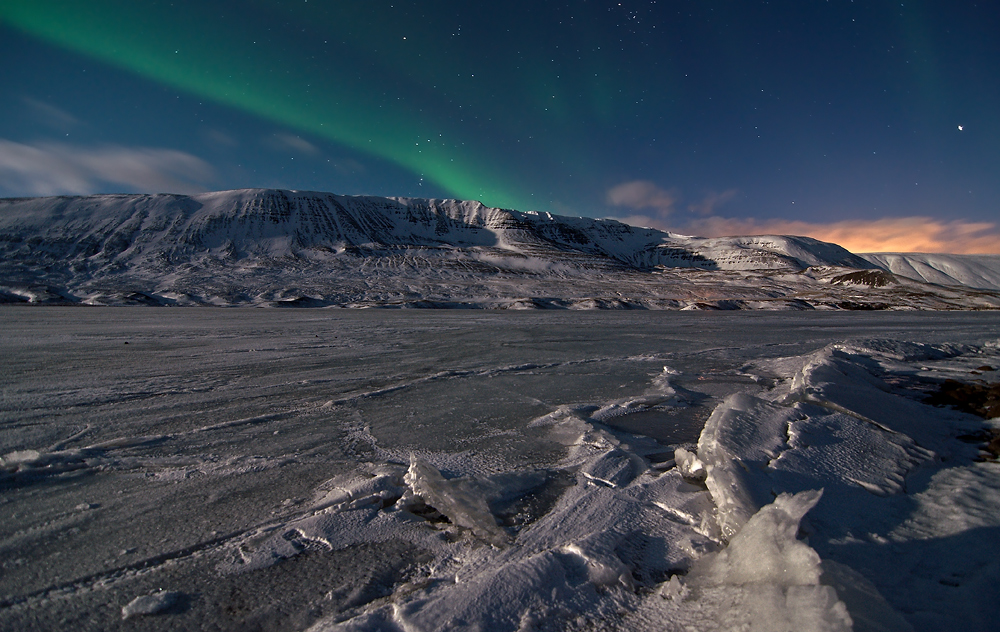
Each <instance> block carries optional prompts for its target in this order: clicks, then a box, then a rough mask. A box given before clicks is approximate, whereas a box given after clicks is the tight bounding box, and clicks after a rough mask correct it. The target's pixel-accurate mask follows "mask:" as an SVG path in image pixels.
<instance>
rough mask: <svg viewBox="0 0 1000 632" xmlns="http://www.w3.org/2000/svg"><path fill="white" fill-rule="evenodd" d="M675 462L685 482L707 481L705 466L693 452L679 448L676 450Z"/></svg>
mask: <svg viewBox="0 0 1000 632" xmlns="http://www.w3.org/2000/svg"><path fill="white" fill-rule="evenodd" d="M674 462H676V463H677V469H678V470H680V472H681V476H683V477H684V480H688V481H697V482H700V481H704V480H705V475H706V474H707V472H705V465H704V464H703V463H702V462H701V461H700V460H698V457H697V456H695V455H694V454H692V453H691V452H688V451H687V450H685V449H684V448H677V449H676V450H674Z"/></svg>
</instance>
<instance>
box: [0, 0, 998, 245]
mask: <svg viewBox="0 0 1000 632" xmlns="http://www.w3.org/2000/svg"><path fill="white" fill-rule="evenodd" d="M997 32H1000V9H997V8H995V7H994V6H993V5H991V4H979V5H977V4H976V3H970V2H963V3H957V4H955V3H944V2H913V3H910V2H903V3H900V2H850V1H849V0H833V1H831V2H820V1H812V0H808V1H787V2H770V3H768V2H753V3H751V2H736V1H729V2H694V1H691V2H668V1H660V2H620V3H619V2H596V1H592V0H591V1H584V0H580V1H578V2H571V3H563V2H545V1H542V2H526V1H522V0H515V1H512V2H506V3H502V4H485V3H482V4H481V3H475V2H473V3H470V2H453V1H450V0H443V1H438V2H399V1H396V0H384V1H383V0H378V1H369V2H334V1H326V2H324V1H320V0H311V1H310V0H305V1H301V0H297V1H295V2H281V1H278V0H253V1H244V2H232V1H216V0H205V1H201V2H195V1H192V0H174V1H172V2H168V1H159V2H135V1H132V2H126V1H123V0H91V1H88V2H86V3H81V2H72V1H70V0H31V1H28V0H23V1H18V0H0V85H3V86H4V92H5V94H6V95H7V97H6V98H5V99H4V100H3V103H2V104H0V195H40V194H52V193H87V192H103V191H124V190H128V191H145V190H150V191H159V190H166V189H170V190H177V191H180V190H199V189H225V188H239V187H256V186H268V187H284V188H296V189H317V190H324V191H334V192H337V193H346V194H354V193H365V194H373V195H406V196H412V195H415V196H422V197H458V198H465V199H479V200H482V201H483V202H484V203H487V204H490V205H494V206H506V207H512V208H518V209H521V210H532V209H536V210H542V211H551V212H556V213H561V214H570V215H587V216H618V217H628V218H631V219H630V221H633V222H635V223H644V224H648V225H656V226H658V227H663V228H671V229H675V230H679V231H681V232H684V231H688V232H692V231H697V232H701V233H702V234H708V233H712V232H715V233H722V232H733V231H744V232H755V231H756V232H762V231H763V232H766V231H768V230H770V229H778V228H788V229H792V230H796V232H799V233H809V232H810V231H811V232H813V233H816V234H815V236H820V238H822V234H819V233H821V232H822V230H823V227H826V228H827V229H830V228H831V227H832V226H834V225H836V226H837V227H839V228H838V230H839V231H840V232H839V233H837V234H838V235H845V234H846V235H848V237H839V238H841V239H842V240H843V239H848V240H849V236H850V233H851V231H852V230H854V231H855V232H857V231H861V233H863V234H867V235H868V236H869V237H872V236H873V235H874V236H875V238H876V240H877V239H882V241H881V242H878V243H884V244H890V245H891V246H892V249H917V248H918V247H919V248H920V249H924V250H931V249H934V248H938V249H945V248H946V249H949V250H952V251H957V250H961V249H963V248H964V249H965V250H966V251H978V252H1000V236H998V235H1000V231H998V228H997V225H996V222H997V219H996V218H997V217H998V212H997V211H998V208H1000V178H998V177H997V176H998V175H1000V142H997V141H998V140H1000V122H998V121H997V117H996V112H998V111H1000V39H998V38H997V37H996V35H995V34H996V33H997ZM959 126H961V129H960V128H959ZM116 152H119V153H120V154H122V155H127V156H130V157H131V158H129V159H128V160H131V161H133V162H135V161H139V162H140V163H143V164H141V165H140V168H136V169H134V170H133V171H134V172H135V174H136V175H134V176H132V175H130V173H131V172H129V173H120V172H118V171H115V170H114V169H111V168H109V167H108V165H107V161H108V160H110V159H111V158H109V157H112V158H114V157H116V156H117V158H116V159H117V160H119V161H121V160H122V158H121V157H120V156H118V154H116ZM102 157H103V158H102ZM143 157H145V158H143ZM144 160H145V161H146V162H143V161H144ZM147 163H148V164H147ZM114 164H117V163H114ZM872 222H879V223H878V224H872ZM874 226H881V227H882V228H883V229H884V230H883V231H882V232H878V230H876V231H875V232H874V233H873V232H872V231H873V227H874ZM930 226H934V227H936V228H933V229H930V228H928V227H930ZM852 227H853V228H852ZM929 230H933V231H936V232H934V233H933V234H930V233H928V231H929ZM845 231H846V232H845ZM829 234H832V233H829ZM879 235H882V237H878V236H879ZM919 235H922V236H923V237H924V239H923V241H920V242H915V241H913V239H914V236H919ZM935 236H936V237H935ZM935 239H937V240H938V241H937V242H935V241H934V240H935ZM907 240H909V241H907ZM938 242H940V243H938ZM908 243H913V244H916V245H914V246H912V247H908V246H907V244H908ZM948 244H950V245H948ZM963 244H965V245H966V246H967V247H966V246H963ZM876 245H878V244H876ZM991 246H992V248H991ZM849 247H850V246H849ZM857 247H859V246H855V248H857ZM885 249H889V248H885Z"/></svg>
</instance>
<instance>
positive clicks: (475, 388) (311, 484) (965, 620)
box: [0, 306, 1000, 632]
mask: <svg viewBox="0 0 1000 632" xmlns="http://www.w3.org/2000/svg"><path fill="white" fill-rule="evenodd" d="M0 321H2V323H0V324H2V328H0V357H3V363H2V367H3V368H2V372H0V392H2V399H0V423H2V428H3V432H2V433H0V547H2V551H0V568H2V573H0V629H3V630H53V629H71V630H115V629H123V630H124V629H128V630H133V629H136V630H161V629H162V630H166V629H186V630H313V631H316V632H320V631H327V630H330V631H332V630H364V631H375V630H406V631H409V630H628V631H630V632H645V631H654V630H656V631H660V630H668V631H672V630H676V631H688V630H699V631H702V632H707V631H712V630H720V631H721V630H769V631H771V630H788V631H796V632H799V631H810V630H829V631H833V630H851V629H853V630H885V631H903V630H928V631H930V630H934V631H938V630H945V631H947V630H956V631H961V632H971V631H975V630H992V629H995V625H996V604H997V603H998V599H1000V588H998V586H1000V555H998V553H997V551H996V546H995V545H996V542H997V541H998V536H1000V465H998V464H997V462H996V461H995V460H992V455H990V454H988V453H987V452H985V451H984V450H985V439H984V437H989V436H993V435H991V433H994V435H995V433H996V432H998V431H1000V420H984V419H981V418H979V417H976V416H973V415H971V414H968V413H964V412H960V411H958V410H955V409H952V408H941V407H935V406H931V405H929V404H927V403H924V400H925V399H926V397H927V396H928V395H930V394H931V393H933V392H935V391H936V390H937V388H938V386H939V385H940V384H942V383H943V382H944V380H946V379H953V380H957V381H959V382H963V383H977V381H980V382H979V383H995V382H996V381H997V380H998V377H997V375H998V373H997V372H996V371H995V369H1000V318H998V317H997V316H996V315H995V314H993V313H968V312H966V313H947V314H939V313H882V314H870V313H832V312H831V313H821V314H816V313H812V314H802V313H745V312H744V313H690V312H627V313H609V312H544V313H541V312H530V313H527V312H518V313H510V312H492V311H479V312H464V311H463V312H459V311H417V312H414V311H385V310H256V309H239V308H236V309H221V308H201V309H198V308H188V309H142V308H107V307H102V308H84V307H72V308H63V307H45V308H31V307H17V306H7V307H4V308H2V309H0Z"/></svg>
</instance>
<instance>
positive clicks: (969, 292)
mask: <svg viewBox="0 0 1000 632" xmlns="http://www.w3.org/2000/svg"><path fill="white" fill-rule="evenodd" d="M0 257H2V262H0V301H4V302H9V303H10V302H33V303H82V304H150V305H197V304H209V305H299V306H352V307H371V306H382V307H392V306H399V307H479V308H536V307H553V308H580V309H600V308H651V309H684V308H687V309H710V308H725V309H730V308H749V309H809V308H830V309H838V308H839V309H843V308H849V309H851V308H859V309H866V308H918V309H979V308H997V307H1000V294H998V293H997V292H996V291H995V290H998V289H1000V288H998V285H997V279H998V278H1000V274H998V273H997V266H996V260H997V259H1000V258H997V257H994V258H990V257H985V258H975V257H972V258H961V259H955V261H959V260H960V261H961V262H963V266H964V267H963V268H962V269H963V270H966V271H968V272H967V273H964V272H963V273H962V274H959V273H958V272H955V273H954V274H950V275H948V276H947V279H945V278H944V277H941V278H938V277H933V278H931V277H929V276H927V275H924V276H913V274H912V273H910V269H911V268H912V269H918V268H920V265H923V264H921V261H923V260H920V259H918V258H914V256H912V255H906V256H905V257H907V259H906V260H907V261H909V262H910V263H909V268H905V269H904V267H900V266H901V265H902V264H899V263H898V261H901V260H897V259H892V258H891V257H897V256H896V255H868V256H865V257H861V256H857V255H854V254H851V253H850V252H848V251H847V250H845V249H843V248H841V247H840V246H837V245H835V244H830V243H825V242H821V241H817V240H815V239H811V238H808V237H793V236H754V237H721V238H711V239H706V238H699V237H686V236H681V235H675V234H672V233H667V232H662V231H658V230H653V229H647V228H635V227H632V226H629V225H627V224H623V223H621V222H617V221H614V220H607V219H590V218H578V217H561V216H557V215H551V214H548V213H535V212H520V211H514V210H507V209H498V208H490V207H487V206H484V205H483V204H481V203H479V202H468V201H459V200H429V199H418V198H380V197H367V196H342V195H335V194H332V193H317V192H303V191H285V190H270V189H245V190H238V191H223V192H217V193H206V194H201V195H192V196H182V195H94V196H74V197H48V198H11V199H0ZM883 257H890V258H887V259H883ZM927 257H938V259H933V261H934V262H935V263H934V264H931V263H927V264H926V265H927V266H931V267H934V266H935V265H936V264H939V263H941V262H943V261H947V260H949V259H948V256H941V255H927ZM952 257H954V256H952ZM927 261H931V260H930V259H928V260H927ZM977 262H979V263H977ZM893 266H895V267H893ZM977 266H979V267H977ZM991 266H992V267H991ZM897 268H899V271H897ZM944 268H946V266H944V265H943V264H942V265H936V267H935V269H939V270H940V269H944ZM920 269H923V268H920ZM947 269H948V270H957V268H956V267H955V266H952V268H947ZM942 274H944V272H942ZM991 275H992V276H991ZM941 283H947V284H948V285H949V286H952V287H945V286H943V285H940V284H941ZM989 283H992V285H989ZM934 284H938V285H934ZM956 284H957V285H959V286H961V287H954V286H956ZM963 284H964V285H963ZM876 288H877V290H876ZM970 288H975V289H974V290H973V289H970Z"/></svg>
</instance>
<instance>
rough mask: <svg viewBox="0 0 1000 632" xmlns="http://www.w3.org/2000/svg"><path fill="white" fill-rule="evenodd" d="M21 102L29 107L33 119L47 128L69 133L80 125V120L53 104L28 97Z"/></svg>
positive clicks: (24, 97)
mask: <svg viewBox="0 0 1000 632" xmlns="http://www.w3.org/2000/svg"><path fill="white" fill-rule="evenodd" d="M21 102H22V103H23V104H24V105H25V106H26V107H27V110H28V112H30V113H31V115H32V117H34V118H35V119H36V120H38V121H40V122H41V123H43V124H44V125H45V126H47V127H51V128H55V129H57V130H60V131H67V130H70V129H72V128H74V127H76V126H77V125H78V124H79V120H78V119H77V118H76V117H75V116H73V115H72V114H70V113H69V112H67V111H66V110H63V109H62V108H58V107H56V106H54V105H52V104H51V103H46V102H45V101H39V100H38V99H33V98H31V97H28V96H23V97H21Z"/></svg>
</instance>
